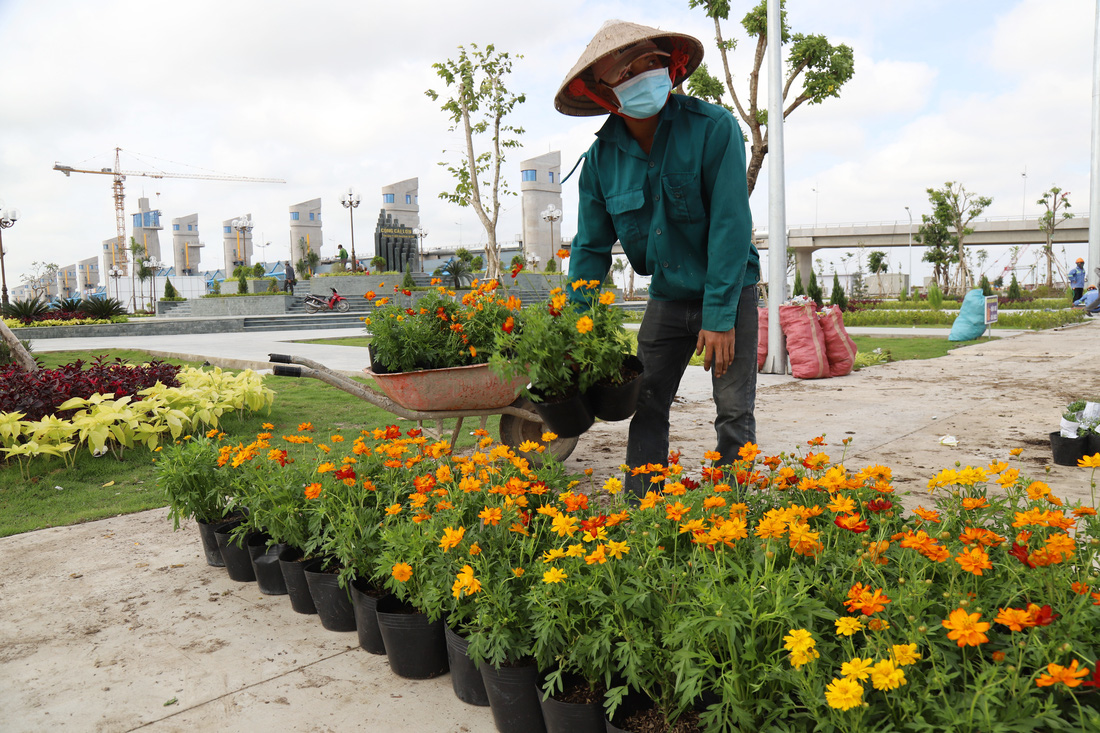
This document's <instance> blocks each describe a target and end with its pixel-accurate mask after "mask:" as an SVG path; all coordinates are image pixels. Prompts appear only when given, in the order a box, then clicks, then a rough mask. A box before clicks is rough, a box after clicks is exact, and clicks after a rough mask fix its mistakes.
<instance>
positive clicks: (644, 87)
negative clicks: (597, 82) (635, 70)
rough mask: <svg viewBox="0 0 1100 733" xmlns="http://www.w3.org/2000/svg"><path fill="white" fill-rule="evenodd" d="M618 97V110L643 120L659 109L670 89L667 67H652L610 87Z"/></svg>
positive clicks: (670, 83) (662, 105) (670, 81)
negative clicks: (612, 87) (652, 68)
mask: <svg viewBox="0 0 1100 733" xmlns="http://www.w3.org/2000/svg"><path fill="white" fill-rule="evenodd" d="M612 91H613V92H615V96H616V97H617V98H618V99H619V112H621V113H622V114H623V115H625V116H627V117H633V118H634V119H636V120H644V119H646V118H647V117H652V116H653V115H655V114H657V113H658V112H660V111H661V109H662V108H663V107H664V106H665V102H667V101H668V94H669V92H671V91H672V79H670V78H669V76H668V69H654V70H653V71H647V72H645V73H642V74H638V75H637V76H635V77H633V78H631V79H627V80H626V81H624V82H623V83H622V84H620V85H619V86H617V87H615V88H614V89H612Z"/></svg>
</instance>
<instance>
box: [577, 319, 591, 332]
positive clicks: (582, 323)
mask: <svg viewBox="0 0 1100 733" xmlns="http://www.w3.org/2000/svg"><path fill="white" fill-rule="evenodd" d="M594 327H595V324H594V323H593V322H592V319H591V318H589V317H588V316H581V317H580V318H578V319H577V332H578V333H589V332H591V331H592V329H593V328H594Z"/></svg>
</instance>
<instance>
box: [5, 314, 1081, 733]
mask: <svg viewBox="0 0 1100 733" xmlns="http://www.w3.org/2000/svg"><path fill="white" fill-rule="evenodd" d="M1098 328H1100V327H1098V326H1097V324H1096V323H1091V322H1090V323H1087V324H1083V325H1081V326H1078V327H1073V328H1064V329H1057V330H1053V331H1044V332H1041V333H1024V334H1021V335H1019V336H1015V337H1012V338H1000V339H994V340H993V341H990V342H988V343H984V342H983V343H980V344H975V345H971V346H967V347H963V348H960V349H956V350H954V351H952V352H951V353H950V354H949V355H948V356H945V357H943V358H941V359H934V360H927V361H907V362H898V363H894V364H887V365H884V366H877V367H873V368H868V369H864V370H861V371H860V372H857V373H853V374H851V375H848V376H846V377H842V378H837V379H823V380H814V381H807V380H795V379H793V378H791V377H788V376H776V375H761V378H760V384H759V389H758V394H757V407H756V415H757V422H758V442H759V443H760V445H761V447H762V448H763V449H764V451H765V453H768V454H773V453H777V452H779V451H791V450H793V449H797V448H798V447H799V446H803V447H804V446H805V441H806V440H807V439H809V438H811V437H813V436H816V435H820V434H823V433H824V434H825V435H826V436H827V439H828V443H829V446H828V448H827V451H828V453H829V454H830V455H831V456H833V458H832V460H833V461H839V460H844V461H845V462H846V465H848V466H849V468H851V469H852V470H856V469H858V468H862V467H863V466H865V465H868V464H882V465H885V466H889V467H891V468H892V469H893V473H894V477H895V485H896V486H897V487H898V489H899V492H901V491H904V490H906V489H909V490H912V492H913V494H912V496H911V497H908V498H905V497H901V496H900V495H899V496H898V498H900V499H902V500H903V501H904V502H905V503H906V505H907V506H910V507H911V506H912V505H913V504H915V503H925V505H928V503H929V502H930V501H931V499H930V498H929V497H928V494H927V492H926V488H925V484H926V482H927V480H928V479H929V478H930V477H931V476H933V475H934V474H935V473H936V472H937V471H939V470H941V469H943V468H948V467H953V466H954V465H955V462H956V461H958V462H959V463H960V464H963V465H968V464H969V465H986V464H988V463H989V462H990V461H992V460H1009V456H1008V450H1009V449H1010V448H1017V447H1019V448H1022V449H1023V451H1024V452H1023V455H1022V456H1021V457H1020V458H1018V459H1012V460H1014V461H1017V463H1016V465H1018V466H1019V467H1020V469H1021V471H1022V472H1023V473H1025V475H1030V476H1033V477H1036V478H1042V480H1044V481H1046V482H1047V483H1048V484H1049V485H1050V486H1051V488H1052V490H1053V491H1054V493H1055V494H1056V495H1058V496H1060V497H1063V498H1064V499H1066V500H1067V501H1078V500H1084V501H1086V502H1087V501H1089V500H1090V490H1089V486H1088V480H1089V472H1088V471H1087V470H1084V469H1078V468H1069V467H1061V466H1051V465H1050V448H1049V444H1048V443H1047V434H1048V433H1049V432H1050V431H1052V430H1055V429H1057V425H1058V418H1059V416H1060V412H1061V409H1062V407H1063V406H1064V405H1065V404H1067V403H1068V402H1069V401H1072V400H1073V399H1076V398H1078V397H1086V396H1096V395H1100V377H1098V376H1097V373H1096V370H1095V368H1094V365H1095V364H1097V363H1100V338H1098V335H1100V330H1098ZM853 330H855V329H853ZM899 330H905V331H907V330H910V329H899ZM915 330H917V331H919V332H920V335H929V334H931V333H936V330H933V329H915ZM875 332H876V333H881V331H878V330H877V329H876V330H875ZM326 335H328V333H327V332H325V331H316V332H301V331H294V332H290V333H255V334H228V335H210V336H172V337H141V338H133V339H129V338H127V339H117V340H112V341H110V342H109V343H104V342H102V341H101V342H98V343H94V344H90V345H89V344H87V343H85V342H84V341H83V340H76V339H66V340H64V341H63V342H55V341H51V342H50V344H49V346H48V348H49V349H50V350H54V349H88V348H92V349H97V348H102V349H104V351H105V352H109V350H110V349H116V348H145V349H151V350H153V351H156V352H161V353H165V354H168V353H171V354H179V355H189V356H193V357H195V356H197V357H201V358H206V359H209V360H210V361H212V362H215V363H221V362H222V361H223V360H232V361H233V362H234V364H227V365H236V362H240V363H245V362H247V363H250V364H257V365H264V364H266V360H267V353H268V352H269V351H282V352H291V353H295V354H298V355H301V356H308V357H310V358H314V359H316V360H318V361H320V362H322V363H325V364H327V365H329V366H330V367H333V368H336V369H341V370H344V371H348V372H353V373H358V372H359V371H360V370H361V369H362V368H363V367H364V366H365V363H364V357H363V353H362V351H361V350H359V349H354V348H348V347H338V346H321V345H306V344H291V343H288V341H290V340H291V339H295V340H296V339H302V338H316V337H323V336H326ZM338 335H347V330H346V329H342V330H341V331H340V332H339V334H338ZM939 335H944V336H945V335H946V334H945V333H943V334H939ZM998 335H1001V334H998ZM42 347H43V349H45V348H47V347H46V345H45V344H44V343H43V344H42ZM709 392H710V390H709V375H707V374H705V373H704V372H703V371H702V370H701V369H697V368H693V369H689V373H688V375H687V377H686V378H685V380H684V384H683V385H682V388H681V390H680V394H679V397H678V400H677V404H676V405H675V406H674V408H673V415H672V422H673V424H672V429H671V442H672V446H673V447H674V448H680V449H682V450H683V451H684V455H685V458H686V459H688V458H689V459H690V463H689V462H687V461H685V465H691V466H698V463H697V461H698V460H699V459H700V458H701V456H702V453H703V451H704V450H708V449H710V448H711V447H712V445H711V443H712V441H713V435H714V434H713V428H712V427H711V423H712V421H713V417H714V413H713V405H712V404H711V403H710V400H709ZM626 428H627V423H626V422H622V423H598V424H597V425H596V426H594V427H593V429H592V430H591V431H590V432H589V433H587V434H586V435H585V436H584V437H583V438H582V440H581V443H580V445H579V446H578V449H577V451H575V452H574V455H573V456H571V457H570V460H569V464H568V465H569V468H570V469H571V470H574V471H576V470H580V469H583V468H593V470H594V472H595V475H596V476H601V475H604V474H607V475H610V474H611V473H614V472H615V471H616V467H617V466H618V464H619V463H620V462H621V461H622V456H623V451H624V446H625V442H626ZM948 434H950V435H953V436H955V437H956V438H957V442H958V446H957V447H954V448H953V447H948V446H945V445H943V444H942V443H941V442H940V438H941V437H942V436H944V435H948ZM844 437H851V438H853V441H854V442H853V443H852V445H851V446H849V447H848V448H844V447H843V446H841V445H840V443H841V439H842V438H844ZM842 454H843V457H842ZM1048 469H1049V470H1048ZM0 553H2V555H3V557H4V560H5V562H4V565H5V570H6V572H5V573H4V574H2V575H0V729H3V730H4V731H46V730H50V731H54V730H62V731H110V732H114V731H132V730H149V731H194V730H218V731H256V730H271V731H276V730H278V731H283V730H287V731H356V730H377V731H410V732H412V731H416V732H420V731H432V732H433V733H434V732H436V731H442V732H452V731H453V732H454V733H491V732H492V731H493V730H494V726H493V722H492V717H491V715H490V713H489V711H488V709H485V708H475V707H471V706H468V705H465V704H463V703H461V702H459V701H458V700H457V699H456V698H455V697H454V695H453V694H452V692H451V689H450V679H449V677H447V676H444V677H441V678H438V679H435V680H429V681H423V682H411V681H407V680H401V679H399V678H397V677H395V676H393V675H392V674H391V673H390V672H389V669H388V666H387V664H386V661H385V658H384V657H375V656H371V655H369V654H367V653H366V652H363V651H362V650H360V649H358V648H357V646H356V644H357V640H356V635H355V634H354V633H333V632H328V631H325V630H323V629H322V628H321V626H320V623H319V621H318V620H317V617H316V616H300V615H298V614H295V613H294V612H293V611H292V610H291V608H290V604H289V602H288V601H287V599H286V598H285V597H278V596H263V595H261V594H260V593H259V591H258V590H257V588H256V586H255V585H254V584H242V583H235V582H233V581H231V580H229V578H228V576H227V575H226V573H225V571H224V570H221V569H217V568H211V567H208V566H207V565H206V564H205V561H204V558H203V553H202V550H201V546H200V543H199V538H198V533H197V531H196V528H195V526H194V525H193V524H188V525H187V526H185V527H184V528H183V530H182V531H180V532H175V533H173V532H172V531H171V527H170V524H169V523H168V522H167V519H166V511H165V510H163V509H158V510H153V511H148V512H143V513H140V514H135V515H129V516H123V517H116V518H112V519H107V520H103V521H98V522H89V523H87V524H83V525H76V526H72V527H62V528H56V529H47V530H41V531H37V532H29V533H26V534H23V535H18V536H14V537H7V538H3V539H0Z"/></svg>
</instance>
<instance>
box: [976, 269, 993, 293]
mask: <svg viewBox="0 0 1100 733" xmlns="http://www.w3.org/2000/svg"><path fill="white" fill-rule="evenodd" d="M978 287H979V288H981V289H982V295H993V286H992V285H990V284H989V278H988V277H986V276H985V275H984V274H983V275H982V279H981V282H979V283H978Z"/></svg>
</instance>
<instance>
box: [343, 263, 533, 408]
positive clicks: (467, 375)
mask: <svg viewBox="0 0 1100 733" xmlns="http://www.w3.org/2000/svg"><path fill="white" fill-rule="evenodd" d="M368 295H372V293H368ZM375 303H376V304H378V305H380V307H379V309H378V310H376V311H375V312H374V313H372V314H371V316H370V317H369V318H366V319H364V322H365V323H366V324H367V327H368V329H370V332H371V345H370V353H371V369H370V370H369V372H368V374H369V375H370V376H371V377H373V378H374V379H375V381H376V382H377V383H378V385H379V387H381V388H382V390H383V391H384V392H386V394H387V395H388V396H389V397H390V398H391V399H393V400H394V401H395V402H397V403H398V404H400V405H402V406H403V407H406V408H408V409H415V410H447V409H451V410H459V409H492V408H494V407H501V406H503V405H507V404H509V403H510V402H512V401H513V400H514V399H515V396H516V392H517V390H518V389H519V387H521V386H523V384H525V383H526V377H525V376H524V375H523V374H518V375H516V377H515V378H513V379H512V380H510V381H501V380H499V379H498V378H496V376H495V375H493V374H492V373H490V372H489V370H488V367H486V366H485V365H486V363H487V362H488V361H489V357H490V355H491V354H492V353H493V349H494V348H495V345H496V334H497V333H498V332H501V331H502V330H503V331H509V330H511V329H512V328H514V324H515V323H516V321H517V320H518V319H519V310H520V301H519V300H518V299H517V298H515V297H512V296H509V297H503V296H501V295H500V294H499V292H498V285H497V281H495V280H490V281H488V282H486V283H480V284H478V285H477V286H476V289H475V290H472V291H470V292H469V293H466V294H465V295H463V296H462V299H461V300H460V301H456V300H455V294H454V292H453V291H449V290H447V289H446V288H443V287H440V288H438V289H437V290H436V291H434V292H431V293H429V294H428V295H427V296H425V297H424V298H421V299H420V300H419V301H418V302H417V303H415V304H412V305H403V304H398V303H390V302H389V299H388V298H379V299H377V300H376V301H375ZM444 370H445V371H444Z"/></svg>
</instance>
